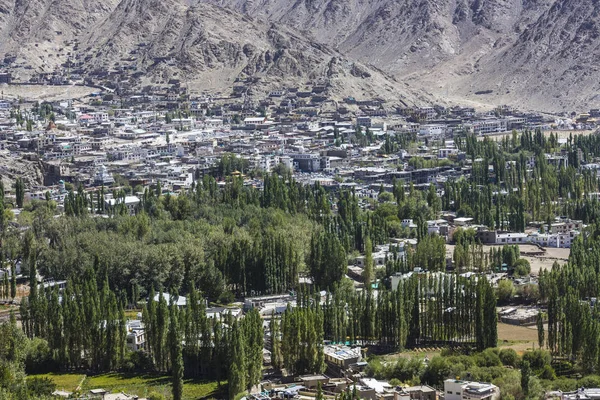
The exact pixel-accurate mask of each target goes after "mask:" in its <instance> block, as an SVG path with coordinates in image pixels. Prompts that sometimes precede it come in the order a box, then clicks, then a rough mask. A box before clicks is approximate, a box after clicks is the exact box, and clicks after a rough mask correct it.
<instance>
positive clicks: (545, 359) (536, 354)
mask: <svg viewBox="0 0 600 400" xmlns="http://www.w3.org/2000/svg"><path fill="white" fill-rule="evenodd" d="M525 360H526V361H529V365H531V369H532V370H533V371H534V372H535V373H536V374H537V373H540V372H541V371H542V370H543V369H544V368H545V367H546V365H548V366H550V362H551V361H552V357H551V356H550V353H549V352H547V351H545V350H533V351H528V352H526V353H525V354H523V361H525Z"/></svg>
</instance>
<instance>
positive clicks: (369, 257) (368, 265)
mask: <svg viewBox="0 0 600 400" xmlns="http://www.w3.org/2000/svg"><path fill="white" fill-rule="evenodd" d="M362 277H363V280H364V282H365V288H366V289H367V290H368V291H370V290H371V282H372V281H373V249H372V244H371V238H369V237H368V236H367V238H366V239H365V268H364V270H363V273H362Z"/></svg>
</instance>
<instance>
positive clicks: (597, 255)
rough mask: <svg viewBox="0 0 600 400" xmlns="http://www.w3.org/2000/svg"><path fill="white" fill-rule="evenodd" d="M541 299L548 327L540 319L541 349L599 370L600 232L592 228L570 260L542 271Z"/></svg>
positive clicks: (575, 246)
mask: <svg viewBox="0 0 600 400" xmlns="http://www.w3.org/2000/svg"><path fill="white" fill-rule="evenodd" d="M539 286H540V297H541V300H542V301H543V302H544V303H545V305H546V306H547V328H546V329H545V328H544V324H543V319H544V318H543V315H540V317H539V318H538V338H539V344H540V346H544V345H545V346H546V347H547V348H548V349H549V350H550V351H551V353H552V354H554V355H555V356H558V357H567V358H568V359H569V360H570V361H572V362H575V363H579V364H580V365H581V366H582V367H583V368H584V369H585V370H586V371H588V372H590V373H597V372H598V371H600V308H599V306H598V301H597V299H598V298H599V296H600V230H599V229H598V226H597V225H591V226H590V227H588V228H587V231H586V232H584V233H583V234H582V235H580V236H579V237H578V238H577V239H576V240H575V241H574V242H573V245H572V247H571V253H570V256H569V261H568V262H567V263H566V264H565V265H563V266H559V265H558V263H556V262H555V263H554V265H553V266H552V268H551V269H550V270H542V271H541V272H540V284H539Z"/></svg>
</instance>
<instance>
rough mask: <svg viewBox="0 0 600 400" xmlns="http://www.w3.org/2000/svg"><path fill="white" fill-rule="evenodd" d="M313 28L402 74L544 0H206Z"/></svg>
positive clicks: (491, 34) (522, 20)
mask: <svg viewBox="0 0 600 400" xmlns="http://www.w3.org/2000/svg"><path fill="white" fill-rule="evenodd" d="M206 1H211V2H216V3H218V4H219V5H222V6H226V7H231V8H234V9H237V10H239V11H242V12H245V13H247V14H249V15H252V16H255V17H257V18H265V19H269V20H271V21H274V22H279V23H284V24H288V25H291V26H294V27H296V28H297V29H302V30H307V31H309V32H310V33H311V34H312V35H313V36H314V38H315V39H316V40H318V41H320V42H323V43H327V44H329V45H332V46H335V47H336V48H339V49H340V50H342V51H343V52H345V53H347V54H348V55H350V56H352V57H355V58H358V59H362V60H369V62H370V63H372V64H375V65H378V66H380V67H381V68H383V69H385V70H386V71H390V72H394V73H399V74H400V75H404V74H405V73H410V72H414V71H419V70H421V69H422V68H423V67H424V66H425V67H431V66H434V65H437V64H438V63H439V62H442V61H445V60H447V59H449V58H452V57H454V56H456V55H458V54H460V53H461V52H463V50H464V49H465V48H468V47H469V45H470V44H471V42H475V43H477V44H479V43H486V42H488V41H490V40H492V41H495V40H496V39H497V38H499V37H501V36H502V35H506V34H511V33H512V32H514V30H515V29H520V28H521V25H523V24H526V23H527V21H529V20H531V19H532V18H534V17H536V16H537V15H538V14H539V13H540V12H541V11H542V10H543V7H542V6H540V5H541V4H544V0H206Z"/></svg>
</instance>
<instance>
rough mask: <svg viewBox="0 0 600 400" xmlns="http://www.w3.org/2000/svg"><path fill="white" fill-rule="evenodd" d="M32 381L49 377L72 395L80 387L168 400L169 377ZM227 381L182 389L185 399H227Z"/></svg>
mask: <svg viewBox="0 0 600 400" xmlns="http://www.w3.org/2000/svg"><path fill="white" fill-rule="evenodd" d="M32 378H50V379H52V380H53V381H54V383H55V384H56V388H57V389H59V390H65V391H68V392H73V391H75V390H76V389H77V387H78V386H79V385H81V388H80V391H81V393H86V392H88V391H89V390H91V389H99V388H101V389H106V390H108V391H110V392H112V393H119V392H124V393H127V394H132V395H137V396H140V397H145V396H147V395H148V394H150V393H152V392H157V393H161V394H163V395H164V396H165V397H166V398H167V399H169V398H171V377H170V376H158V375H136V374H118V373H111V374H102V375H94V376H86V375H78V374H52V373H51V374H40V375H30V376H28V379H32ZM226 385H227V382H222V383H221V387H220V388H219V385H218V384H217V382H200V381H192V380H186V381H185V382H184V386H183V398H184V400H197V399H204V398H207V399H211V398H217V399H219V398H225V397H227V386H226Z"/></svg>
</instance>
